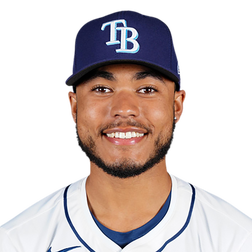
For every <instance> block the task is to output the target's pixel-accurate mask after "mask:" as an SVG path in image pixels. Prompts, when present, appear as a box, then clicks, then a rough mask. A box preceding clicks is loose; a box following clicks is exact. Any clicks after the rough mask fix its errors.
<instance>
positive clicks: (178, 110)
mask: <svg viewBox="0 0 252 252" xmlns="http://www.w3.org/2000/svg"><path fill="white" fill-rule="evenodd" d="M185 96H186V93H185V91H184V90H180V91H176V92H175V97H174V116H175V117H176V120H175V122H178V121H179V118H180V116H181V114H182V112H183V103H184V100H185Z"/></svg>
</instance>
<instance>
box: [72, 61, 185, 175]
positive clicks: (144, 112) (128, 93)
mask: <svg viewBox="0 0 252 252" xmlns="http://www.w3.org/2000/svg"><path fill="white" fill-rule="evenodd" d="M174 90H175V85H174V83H173V82H172V81H170V80H168V79H165V78H164V77H162V76H161V75H159V74H157V73H156V72H154V71H153V70H151V69H149V68H146V67H143V66H140V65H129V64H124V65H118V64H117V65H109V66H105V67H102V68H99V69H98V70H96V71H95V72H94V73H93V74H92V75H91V76H90V78H88V79H87V80H86V81H84V82H83V83H82V84H80V85H79V86H77V90H76V94H74V93H69V97H70V101H71V107H72V114H73V117H74V119H75V121H76V128H77V135H78V139H79V144H80V146H81V148H82V149H83V150H84V151H85V152H86V154H87V155H88V157H89V158H90V161H91V167H92V165H93V166H96V167H99V168H102V169H103V170H104V171H105V172H107V173H109V174H111V175H113V176H117V177H121V178H126V177H131V176H136V175H139V174H141V173H142V172H145V171H146V170H148V169H150V168H151V167H153V166H154V165H156V164H158V163H159V162H160V161H162V160H163V159H164V157H165V155H166V153H167V151H168V149H169V147H170V143H171V141H172V135H173V130H174V126H175V122H174V116H176V118H177V120H178V118H179V117H180V115H181V113H182V103H183V100H184V92H183V91H180V92H175V91H174Z"/></svg>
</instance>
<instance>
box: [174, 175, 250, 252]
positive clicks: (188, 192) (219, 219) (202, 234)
mask: <svg viewBox="0 0 252 252" xmlns="http://www.w3.org/2000/svg"><path fill="white" fill-rule="evenodd" d="M173 180H174V181H175V183H176V184H177V186H176V187H177V191H178V193H177V196H178V199H177V201H178V202H180V201H182V202H184V201H188V198H191V202H193V201H194V202H193V207H192V208H191V209H192V211H191V212H192V213H191V220H190V224H189V225H188V227H189V228H188V231H189V232H190V233H195V234H197V239H198V242H199V244H201V246H203V247H204V246H206V248H207V247H208V248H209V249H210V247H211V246H212V247H213V250H214V251H237V252H238V251H239V252H245V251H246V252H247V251H250V250H251V247H252V219H251V218H249V217H248V216H246V215H245V214H243V213H242V212H241V211H239V210H238V209H236V208H235V207H234V206H232V205H230V204H229V203H228V202H226V201H225V200H223V199H221V198H219V197H217V196H215V195H213V194H211V193H209V192H206V191H204V190H203V189H201V188H198V187H196V186H193V185H190V184H189V183H187V182H184V181H183V180H181V179H178V178H173ZM181 205H182V204H181ZM191 206H192V204H191ZM187 208H188V205H187ZM231 248H232V249H231Z"/></svg>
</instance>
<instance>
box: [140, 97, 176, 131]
mask: <svg viewBox="0 0 252 252" xmlns="http://www.w3.org/2000/svg"><path fill="white" fill-rule="evenodd" d="M143 111H145V116H146V118H148V120H149V121H150V122H151V123H152V124H153V125H154V127H155V129H158V130H162V129H163V128H166V127H170V126H171V125H172V123H173V117H174V115H173V105H172V103H168V102H164V101H159V102H155V103H153V104H148V106H146V108H145V109H143Z"/></svg>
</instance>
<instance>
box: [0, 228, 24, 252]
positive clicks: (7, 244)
mask: <svg viewBox="0 0 252 252" xmlns="http://www.w3.org/2000/svg"><path fill="white" fill-rule="evenodd" d="M0 252H21V251H18V250H17V249H16V248H15V246H14V245H13V243H12V242H11V240H10V238H9V237H8V235H7V234H6V233H5V231H4V230H3V229H2V228H1V227H0Z"/></svg>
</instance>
